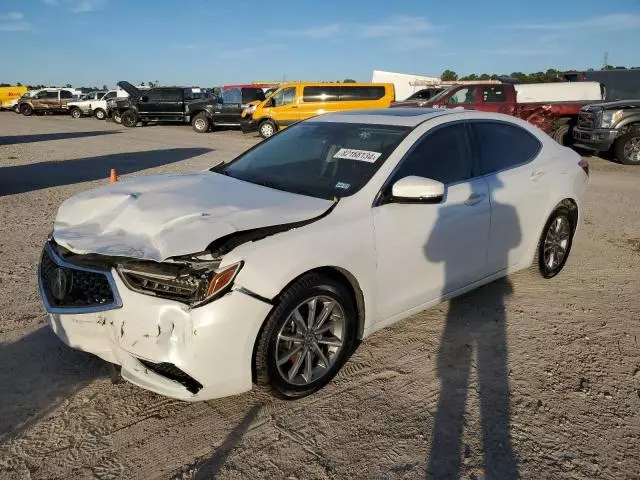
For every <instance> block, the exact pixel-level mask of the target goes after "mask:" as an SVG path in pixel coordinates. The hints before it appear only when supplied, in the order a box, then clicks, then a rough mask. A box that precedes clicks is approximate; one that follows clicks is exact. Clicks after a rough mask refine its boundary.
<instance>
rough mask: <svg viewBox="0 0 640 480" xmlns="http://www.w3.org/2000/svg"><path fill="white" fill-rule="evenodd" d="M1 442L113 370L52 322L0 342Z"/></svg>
mask: <svg viewBox="0 0 640 480" xmlns="http://www.w3.org/2000/svg"><path fill="white" fill-rule="evenodd" d="M0 365H2V368H1V369H0V385H2V388H0V442H1V441H5V440H6V439H8V438H10V437H14V436H17V435H19V434H20V432H23V431H25V430H26V429H28V428H29V426H30V425H33V424H34V423H36V422H37V421H38V420H39V419H41V418H43V417H45V416H46V415H47V414H48V413H49V412H51V411H53V410H55V409H56V408H57V407H58V406H59V405H60V403H61V402H63V401H64V400H66V399H68V398H69V397H70V396H71V395H73V394H74V393H76V392H78V391H80V390H81V389H82V388H84V387H85V386H86V385H88V384H89V383H91V382H92V381H94V380H95V379H97V378H100V377H107V376H109V375H110V374H111V368H110V366H109V364H107V363H106V362H104V361H102V360H100V359H99V358H98V357H95V356H93V355H89V354H87V353H84V352H80V351H78V350H73V349H71V348H69V347H67V346H66V345H64V343H62V342H61V341H60V340H59V339H58V338H56V336H55V335H54V333H53V332H52V331H51V329H50V328H49V327H48V326H47V325H42V326H40V327H39V328H37V329H36V330H35V331H33V332H31V333H29V334H28V335H26V336H24V337H22V338H21V339H19V340H17V341H15V342H12V343H2V344H0Z"/></svg>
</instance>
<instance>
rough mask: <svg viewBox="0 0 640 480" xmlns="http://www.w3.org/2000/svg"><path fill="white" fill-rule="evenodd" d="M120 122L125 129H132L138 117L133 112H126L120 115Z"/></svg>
mask: <svg viewBox="0 0 640 480" xmlns="http://www.w3.org/2000/svg"><path fill="white" fill-rule="evenodd" d="M114 118H115V117H114ZM116 121H117V120H116ZM121 122H122V125H124V126H125V127H128V128H133V127H135V126H136V125H137V124H138V115H137V114H136V112H134V111H133V110H127V111H126V112H124V113H123V114H122V117H121Z"/></svg>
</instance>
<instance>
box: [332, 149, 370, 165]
mask: <svg viewBox="0 0 640 480" xmlns="http://www.w3.org/2000/svg"><path fill="white" fill-rule="evenodd" d="M380 155H382V153H380V152H370V151H369V150H355V149H353V148H341V149H340V150H338V151H337V152H336V153H335V155H334V156H333V158H344V159H346V160H359V161H361V162H369V163H373V162H375V161H376V160H377V159H378V158H380Z"/></svg>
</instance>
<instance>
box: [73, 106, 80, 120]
mask: <svg viewBox="0 0 640 480" xmlns="http://www.w3.org/2000/svg"><path fill="white" fill-rule="evenodd" d="M71 118H82V110H80V109H79V108H72V109H71Z"/></svg>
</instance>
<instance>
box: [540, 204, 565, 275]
mask: <svg viewBox="0 0 640 480" xmlns="http://www.w3.org/2000/svg"><path fill="white" fill-rule="evenodd" d="M570 240H571V224H570V223H569V219H568V218H567V217H565V216H564V215H558V216H557V217H556V218H555V219H554V220H553V222H551V225H550V226H549V229H548V230H547V235H546V236H545V239H544V246H543V249H544V250H543V262H544V265H545V266H546V267H547V268H548V269H549V270H550V271H554V270H556V269H557V268H558V267H559V266H561V265H562V263H563V261H564V259H565V257H566V255H567V249H568V248H569V244H570Z"/></svg>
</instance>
